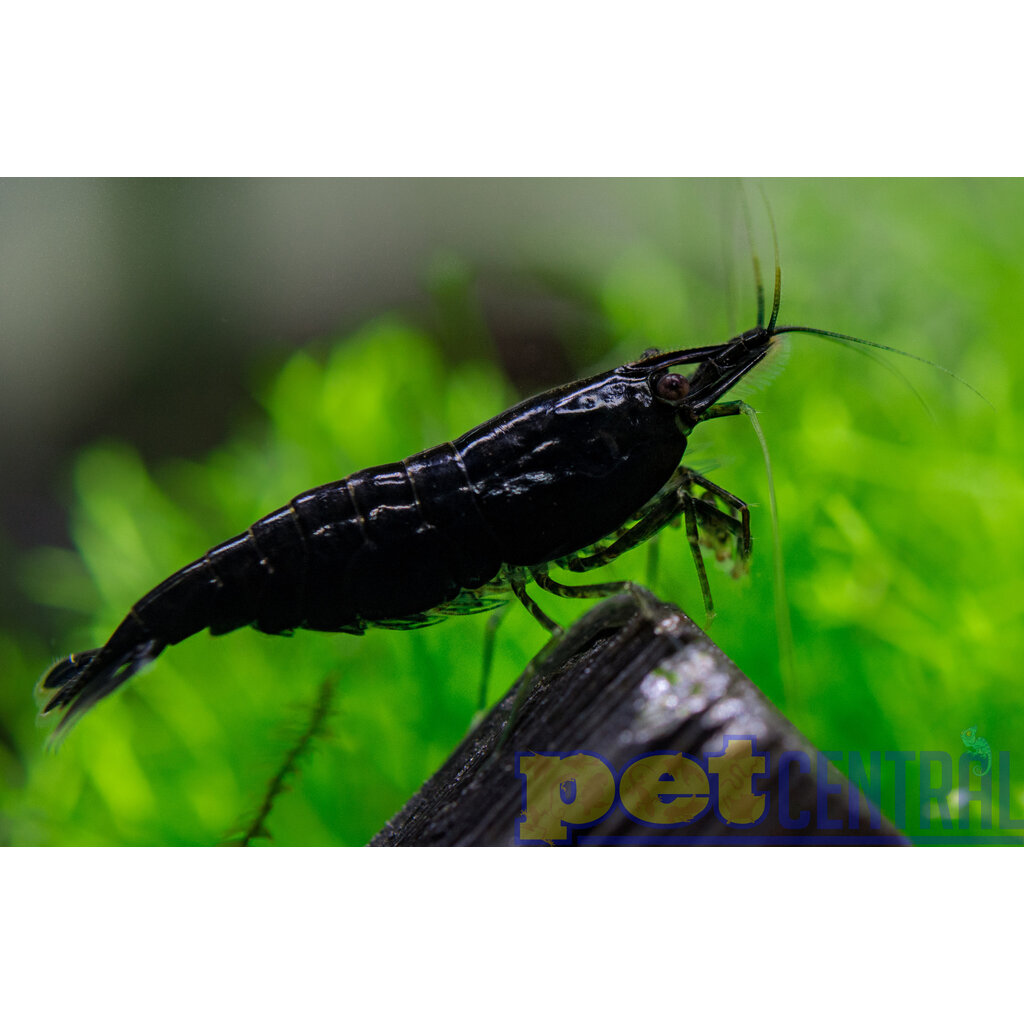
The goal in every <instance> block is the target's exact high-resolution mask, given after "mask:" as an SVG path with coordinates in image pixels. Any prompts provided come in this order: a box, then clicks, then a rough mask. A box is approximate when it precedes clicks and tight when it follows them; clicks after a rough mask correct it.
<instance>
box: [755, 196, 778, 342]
mask: <svg viewBox="0 0 1024 1024" xmlns="http://www.w3.org/2000/svg"><path fill="white" fill-rule="evenodd" d="M757 187H758V189H759V190H760V192H761V200H762V202H763V203H764V211H765V213H767V214H768V224H769V225H770V226H771V229H772V252H773V253H774V254H775V291H774V292H773V293H772V318H771V320H769V321H768V328H767V330H768V333H769V334H772V333H773V332H774V330H775V322H776V320H778V318H779V303H780V302H781V301H782V260H781V259H780V258H779V233H778V232H777V231H776V230H775V218H774V217H773V216H772V207H771V204H770V203H769V202H768V196H767V195H765V191H764V186H763V185H762V184H761V183H760V182H758V185H757ZM762 302H763V299H762ZM762 322H763V314H762V316H759V317H758V318H757V326H758V327H760V326H761V324H762Z"/></svg>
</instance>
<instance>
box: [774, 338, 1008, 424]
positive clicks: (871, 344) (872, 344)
mask: <svg viewBox="0 0 1024 1024" xmlns="http://www.w3.org/2000/svg"><path fill="white" fill-rule="evenodd" d="M774 333H775V334H776V335H778V334H814V335H817V336H818V337H819V338H828V339H830V340H832V341H836V342H838V343H839V344H841V345H847V346H850V345H863V346H865V347H866V348H877V349H880V350H881V351H883V352H892V353H894V354H895V355H898V356H906V357H907V359H916V360H917V362H919V363H924V364H925V366H930V367H932V369H935V370H939V371H941V372H942V373H944V374H946V376H947V377H952V378H953V380H955V381H956V382H957V383H958V384H962V385H963V386H964V387H965V388H967V390H968V391H973V392H974V394H976V395H977V396H978V397H979V398H980V399H981V400H982V401H983V402H984V403H985V404H986V405H987V406H988V407H989V408H990V409H994V408H995V406H994V405H992V403H991V402H990V401H989V400H988V399H987V398H986V397H985V396H984V395H983V394H982V393H981V392H980V391H979V390H978V389H977V388H976V387H974V386H973V385H971V384H968V383H967V381H965V380H964V379H963V377H961V376H960V375H959V374H956V373H954V372H953V371H952V370H950V369H948V368H947V367H945V366H942V365H941V364H940V363H936V362H933V361H932V360H931V359H925V357H924V356H918V355H914V353H913V352H904V351H903V349H901V348H894V347H893V346H892V345H882V344H879V343H878V342H877V341H867V340H866V339H865V338H855V337H854V336H853V335H852V334H840V333H839V332H838V331H825V330H822V329H821V328H820V327H799V326H794V325H788V326H785V327H776V328H775V332H774Z"/></svg>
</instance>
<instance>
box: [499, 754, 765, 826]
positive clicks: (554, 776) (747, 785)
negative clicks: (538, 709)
mask: <svg viewBox="0 0 1024 1024" xmlns="http://www.w3.org/2000/svg"><path fill="white" fill-rule="evenodd" d="M766 773H767V760H766V758H765V756H764V755H763V754H759V753H758V752H757V749H756V747H755V745H754V737H751V736H726V737H725V741H724V745H723V748H722V750H721V752H720V753H718V754H711V755H707V756H702V757H692V756H690V755H687V754H683V753H679V752H677V751H667V752H664V753H653V754H645V755H644V756H643V757H639V758H637V759H636V760H634V761H631V762H630V763H629V764H627V765H626V766H625V768H623V770H622V772H621V774H619V775H618V776H616V773H615V771H614V770H613V769H612V767H611V766H610V765H609V764H608V763H607V762H606V761H605V760H604V759H603V758H602V757H600V756H598V755H597V754H591V753H587V752H586V751H577V752H574V753H571V754H557V753H552V754H536V753H518V754H516V775H517V777H518V778H519V779H520V780H521V781H522V787H523V802H522V812H521V814H520V818H519V833H518V839H519V842H520V843H529V844H534V843H536V844H541V843H543V844H547V845H551V844H567V843H570V842H572V831H573V829H577V828H582V827H589V826H591V825H596V824H597V823H598V822H599V821H601V819H602V818H604V817H606V816H607V815H608V814H610V813H611V811H612V810H613V808H615V807H616V806H619V807H621V808H622V810H624V811H625V812H626V814H628V815H629V816H630V817H631V818H633V819H634V820H635V821H638V822H640V823H641V824H644V825H649V826H650V827H652V828H654V829H658V828H669V827H678V826H680V825H688V824H690V823H691V822H695V821H697V820H698V819H700V818H702V817H704V816H705V815H707V814H715V815H717V817H718V819H719V820H720V821H721V822H723V823H724V824H726V825H730V826H734V827H737V828H743V827H744V826H750V825H756V824H757V823H758V822H759V821H761V819H762V818H763V817H764V815H765V814H766V813H767V809H768V799H767V797H766V795H765V794H763V793H758V792H757V783H756V781H755V780H756V779H757V778H758V777H759V776H763V775H765V774H766Z"/></svg>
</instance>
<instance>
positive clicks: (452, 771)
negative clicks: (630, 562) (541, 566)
mask: <svg viewBox="0 0 1024 1024" xmlns="http://www.w3.org/2000/svg"><path fill="white" fill-rule="evenodd" d="M641 596H642V598H643V603H644V609H643V610H641V609H640V606H639V604H638V602H637V599H636V598H635V597H633V596H631V595H629V594H623V595H620V596H617V597H613V598H610V599H609V600H607V601H605V602H603V603H602V604H600V605H598V606H597V607H596V608H594V609H592V610H591V611H590V612H589V613H588V614H587V615H586V616H584V617H583V619H581V620H580V622H579V623H577V624H576V625H575V626H573V628H572V629H571V630H569V632H568V633H567V635H566V637H565V639H564V641H563V642H562V644H561V645H559V647H558V648H557V649H556V650H555V652H554V653H553V654H552V655H551V656H550V657H549V658H548V660H547V662H545V664H544V665H543V667H542V669H541V671H540V672H539V673H538V675H537V676H536V677H535V678H534V680H533V681H532V683H531V685H530V686H529V687H528V690H527V693H526V695H525V698H524V699H522V700H521V706H520V707H519V708H518V709H517V710H516V712H515V714H514V715H513V716H512V717H513V719H514V720H513V726H512V728H511V730H510V731H509V732H508V735H505V731H506V729H507V728H508V721H509V717H510V715H512V711H513V707H514V705H515V702H516V699H517V695H516V692H515V691H513V692H512V693H510V694H509V695H508V696H507V697H506V698H505V699H504V700H503V701H502V702H501V703H500V704H499V705H498V706H497V707H496V708H494V709H493V710H492V711H491V713H490V714H489V715H488V716H487V717H486V718H485V719H484V720H483V721H482V722H481V723H480V725H479V726H478V727H477V728H476V729H474V730H473V732H472V733H471V734H470V735H469V736H468V737H467V738H466V739H465V740H464V741H463V743H462V744H461V745H460V746H459V748H458V749H457V750H456V751H455V752H454V753H453V754H452V756H451V757H450V758H449V759H448V761H447V763H446V764H445V765H444V766H443V767H442V768H441V769H440V770H439V771H438V772H437V773H436V774H435V775H434V776H433V777H432V778H431V779H429V780H428V781H427V782H426V783H425V784H424V786H423V788H422V789H421V790H420V791H419V792H418V793H417V794H416V795H415V796H414V797H413V798H412V799H411V800H410V801H409V802H408V803H407V804H406V806H405V807H404V808H403V809H402V810H401V811H399V813H398V814H397V815H395V817H394V818H393V819H392V820H391V821H390V822H389V823H388V824H387V825H386V826H385V827H384V828H383V829H382V830H381V832H380V833H379V834H378V835H377V836H376V837H375V838H374V839H373V843H372V845H376V846H399V845H476V846H480V845H483V846H495V845H498V846H503V845H509V844H513V843H517V842H523V841H524V840H525V841H528V842H543V841H544V840H543V839H542V840H536V839H531V838H530V832H529V828H528V827H526V825H525V824H524V825H522V826H521V824H520V822H521V816H522V812H523V799H524V794H525V788H524V786H525V783H524V777H523V776H521V775H517V757H516V755H517V753H518V754H525V755H526V758H527V760H526V761H525V762H521V763H520V764H522V763H526V764H536V763H537V762H536V761H534V760H533V759H531V758H530V755H531V753H533V754H548V755H550V754H553V753H555V752H558V753H562V754H570V753H572V752H577V751H581V752H582V751H585V752H589V753H590V754H592V755H594V754H596V755H600V757H601V758H603V759H604V761H605V762H607V764H608V765H609V766H612V768H613V769H614V772H615V774H616V776H618V774H619V773H621V772H622V771H623V769H625V768H626V767H627V766H628V765H629V764H630V763H631V762H633V761H634V760H635V759H637V758H640V757H643V756H645V755H650V754H654V753H663V752H681V753H683V754H686V755H691V756H694V757H707V756H713V755H716V754H721V753H722V752H723V749H724V747H725V742H726V737H727V736H733V737H744V736H745V737H752V738H753V740H752V742H753V748H752V752H753V753H756V754H757V755H765V756H766V758H767V763H766V767H767V772H766V774H765V775H761V776H759V777H757V778H756V779H755V780H754V784H753V791H754V792H756V793H759V794H766V796H767V801H768V802H767V805H766V806H767V812H766V813H765V814H764V815H763V817H762V818H761V820H760V821H758V822H756V823H753V824H747V825H742V826H741V825H737V824H735V823H734V822H735V821H736V820H737V816H736V815H735V814H733V815H729V814H727V815H726V817H727V818H732V819H733V821H732V822H726V821H723V820H722V819H721V817H720V816H719V815H718V814H716V812H715V801H714V799H711V800H709V801H707V807H708V809H707V811H706V812H705V813H704V814H703V815H702V816H700V817H697V818H696V819H695V820H692V821H690V822H689V823H688V824H681V825H680V824H672V825H665V824H659V825H651V824H649V823H648V822H649V818H650V817H651V815H643V819H644V820H637V819H636V818H634V817H633V816H631V815H630V814H629V813H627V812H626V810H625V809H624V807H623V804H622V802H621V800H616V801H615V802H614V804H613V806H612V808H611V810H610V811H608V812H607V813H606V814H605V816H604V817H602V818H600V820H598V821H597V823H596V824H594V825H590V826H589V827H588V826H580V827H576V828H570V829H569V830H568V831H567V832H566V836H565V839H564V840H562V839H560V838H558V837H557V836H556V838H555V839H554V841H555V842H561V841H567V842H572V843H576V844H580V845H582V844H588V845H597V844H606V843H607V844H611V843H615V844H647V843H657V844H659V845H660V844H672V843H680V844H686V843H699V844H732V843H745V844H750V843H754V844H758V843H765V844H776V843H780V842H781V843H801V844H809V845H816V844H822V845H826V844H827V845H846V844H850V845H853V844H857V845H860V844H872V845H874V844H885V845H893V844H902V843H904V842H905V840H904V839H903V837H902V836H901V835H900V833H899V832H897V831H896V829H895V828H894V827H893V826H892V825H891V824H890V823H889V822H888V821H886V820H885V819H884V818H883V817H882V816H881V814H880V813H879V811H878V810H877V808H875V807H874V806H873V805H872V804H870V803H869V802H868V801H867V799H866V798H865V797H864V796H863V795H862V794H861V793H860V792H859V791H858V790H856V789H855V788H854V787H852V786H850V785H849V784H848V783H847V781H846V780H845V779H844V778H843V777H842V776H841V775H840V774H839V773H838V772H837V771H836V770H835V769H834V768H832V767H831V766H829V765H827V763H826V762H825V761H824V759H823V758H821V756H820V755H819V752H818V751H817V750H816V749H815V748H814V747H813V746H811V744H810V743H808V741H807V740H806V739H804V737H803V736H802V735H801V734H800V733H799V732H797V730H796V729H795V728H794V727H793V726H792V725H791V724H790V723H789V722H788V721H787V720H786V719H785V718H783V717H782V715H781V714H780V713H779V712H778V710H777V709H776V708H775V707H774V706H773V705H772V704H771V703H770V702H769V701H768V700H767V699H766V698H765V696H764V695H763V694H762V693H761V692H760V691H759V690H758V689H757V688H756V687H755V686H754V685H753V683H751V682H750V680H749V679H747V678H746V677H745V676H744V675H743V674H742V673H741V672H740V671H739V669H738V668H737V667H736V666H735V665H734V664H733V663H732V662H731V661H729V659H728V658H726V656H725V655H724V654H723V653H722V652H721V650H719V649H718V648H717V647H716V646H715V645H714V644H713V643H712V642H711V641H710V640H709V639H708V637H707V636H706V634H705V633H704V632H703V631H702V630H701V629H699V628H698V627H697V626H696V625H695V624H694V623H693V622H692V621H691V620H690V619H689V618H687V617H686V616H685V615H684V614H683V613H682V612H681V611H680V610H679V609H678V608H676V607H675V606H673V605H669V604H665V603H663V602H662V601H660V600H658V599H657V598H655V597H654V596H653V595H649V594H647V593H646V592H641ZM787 752H789V753H788V754H787V757H786V758H784V757H783V756H782V755H783V754H786V753H787ZM794 753H797V754H799V755H803V757H804V758H805V760H802V761H801V762H800V764H802V766H803V768H804V769H809V772H808V771H806V770H801V768H800V767H799V766H796V765H792V764H791V767H790V768H789V769H787V770H784V771H782V772H780V765H783V764H784V763H785V762H786V761H787V759H788V760H790V761H791V759H792V756H793V754H794ZM545 763H546V764H552V765H554V764H555V761H554V758H548V759H546V761H545ZM588 763H590V764H592V763H593V762H588ZM676 763H679V764H681V763H682V762H676ZM716 763H717V764H723V763H725V762H716ZM730 763H731V762H730ZM748 763H749V762H748ZM821 768H824V778H821V777H819V770H820V769H821ZM570 774H571V772H570ZM581 777H582V776H581ZM655 777H656V776H652V778H655ZM721 777H724V776H719V778H721ZM662 778H667V779H668V780H669V781H671V778H672V777H671V775H670V776H662ZM677 779H678V776H677ZM565 781H566V776H565V774H564V773H562V774H559V771H558V769H557V768H555V769H553V780H552V781H551V783H550V789H551V796H550V797H549V799H551V800H553V801H554V803H553V804H552V805H551V806H554V807H555V808H556V810H557V811H558V812H559V813H561V808H563V807H568V806H569V804H571V803H572V802H573V800H574V797H575V796H580V799H581V801H582V795H581V794H577V793H576V791H575V790H574V789H573V788H572V787H573V786H575V785H576V783H574V782H572V783H568V786H569V788H566V785H565ZM690 781H692V779H691V780H690ZM819 784H821V785H819ZM725 785H728V783H725ZM559 786H561V789H559ZM634 788H635V787H634ZM682 790H685V791H687V792H691V791H693V787H692V786H689V787H688V786H682ZM783 790H784V792H783ZM719 792H720V791H719ZM560 794H561V795H560ZM563 796H564V801H563V802H561V803H559V802H558V801H559V800H561V799H562V797H563ZM781 797H785V798H786V803H785V805H784V806H785V817H783V816H782V814H780V811H779V808H780V798H781ZM653 799H654V801H655V804H654V806H655V811H654V813H655V814H657V808H658V806H659V804H658V801H660V803H661V805H664V804H666V803H671V802H672V801H671V798H668V799H666V798H664V797H658V796H657V795H655V796H654V797H653ZM677 799H681V798H677ZM630 802H631V804H632V806H633V807H634V809H635V807H636V804H635V803H634V802H633V801H630ZM598 803H600V801H598ZM579 806H580V805H579V804H578V805H577V807H579ZM647 806H650V805H647ZM691 806H692V805H691ZM803 812H806V814H804V813H803ZM565 813H566V817H568V818H571V816H572V814H573V811H572V810H567V811H566V812H565ZM579 817H580V818H582V819H584V820H585V819H586V815H584V814H582V813H581V814H580V815H579ZM783 822H785V825H784V824H783ZM797 822H799V824H796V823H797ZM521 827H523V828H525V833H524V834H522V835H521V834H520V829H521Z"/></svg>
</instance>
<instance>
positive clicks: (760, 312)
mask: <svg viewBox="0 0 1024 1024" xmlns="http://www.w3.org/2000/svg"><path fill="white" fill-rule="evenodd" d="M740 184H741V187H740V202H741V205H742V207H743V224H744V226H745V227H746V229H747V244H748V245H749V246H750V258H751V261H752V262H753V264H754V287H755V288H756V289H757V326H758V327H764V281H763V280H762V278H761V261H760V260H759V259H758V258H757V249H756V248H755V246H754V231H753V229H752V228H751V226H750V204H749V203H748V202H747V193H746V191H745V189H743V187H742V182H741V183H740ZM772 230H773V231H774V227H773V228H772ZM778 266H779V261H778V250H776V260H775V270H776V280H777V279H778ZM777 295H778V286H776V296H777ZM772 322H773V323H774V322H775V317H774V314H773V315H772Z"/></svg>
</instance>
